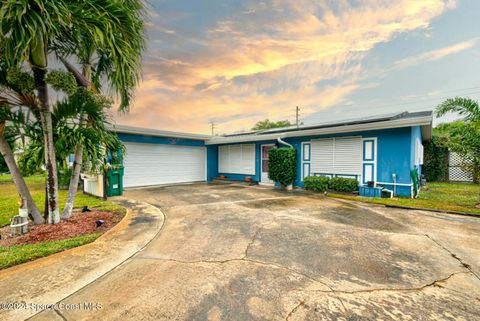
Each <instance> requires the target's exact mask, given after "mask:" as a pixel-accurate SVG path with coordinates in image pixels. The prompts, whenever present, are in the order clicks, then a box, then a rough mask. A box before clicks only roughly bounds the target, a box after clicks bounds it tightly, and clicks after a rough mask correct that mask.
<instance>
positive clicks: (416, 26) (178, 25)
mask: <svg viewBox="0 0 480 321" xmlns="http://www.w3.org/2000/svg"><path fill="white" fill-rule="evenodd" d="M479 12H480V1H478V0H458V1H455V0H318V1H315V0H267V1H241V0H218V1H213V0H202V1H198V0H188V1H182V0H175V1H167V0H150V2H149V5H148V8H147V10H146V18H145V19H146V21H145V22H146V28H147V50H146V52H145V55H144V59H143V70H142V81H141V83H140V84H139V86H138V88H137V90H136V93H135V99H134V101H133V104H132V106H131V110H130V112H129V113H127V114H116V116H115V120H116V123H117V124H122V125H131V126H140V127H148V128H154V129H160V130H172V131H182V132H192V133H205V134H208V133H211V124H210V123H211V122H214V124H215V133H216V134H222V133H232V132H237V131H245V130H249V129H251V127H253V126H254V124H255V123H256V122H257V121H259V120H263V119H265V118H268V119H270V120H274V121H277V120H289V121H291V122H294V121H295V107H296V106H298V107H299V108H300V121H301V122H303V123H304V124H315V123H321V122H325V121H333V120H335V121H337V120H342V119H351V118H357V117H364V116H374V115H382V114H390V113H394V112H403V111H411V112H414V111H420V110H432V109H434V108H435V106H436V105H437V104H438V103H440V102H441V101H442V100H444V99H445V98H448V97H454V96H467V97H471V98H473V99H479V98H480V19H479V15H478V13H479ZM455 118H456V116H455V115H447V117H444V118H442V119H440V120H435V123H439V122H442V121H449V120H453V119H455Z"/></svg>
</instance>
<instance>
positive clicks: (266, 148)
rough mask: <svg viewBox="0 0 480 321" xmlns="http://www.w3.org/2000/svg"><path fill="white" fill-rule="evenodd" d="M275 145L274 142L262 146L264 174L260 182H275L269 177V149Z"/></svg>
mask: <svg viewBox="0 0 480 321" xmlns="http://www.w3.org/2000/svg"><path fill="white" fill-rule="evenodd" d="M274 147H275V145H274V144H268V145H261V146H260V148H261V153H262V174H261V177H260V182H261V183H263V184H273V181H272V180H270V179H269V178H268V151H269V150H270V149H272V148H274Z"/></svg>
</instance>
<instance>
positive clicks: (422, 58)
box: [394, 38, 480, 68]
mask: <svg viewBox="0 0 480 321" xmlns="http://www.w3.org/2000/svg"><path fill="white" fill-rule="evenodd" d="M479 39H480V38H472V39H470V40H467V41H463V42H459V43H457V44H454V45H452V46H448V47H443V48H440V49H436V50H432V51H428V52H424V53H421V54H419V55H416V56H413V57H408V58H404V59H401V60H399V61H397V62H395V64H394V68H406V67H411V66H414V65H418V64H421V63H424V62H428V61H435V60H440V59H442V58H445V57H447V56H450V55H453V54H456V53H459V52H462V51H465V50H468V49H470V48H472V47H474V46H475V45H476V44H477V42H478V40H479Z"/></svg>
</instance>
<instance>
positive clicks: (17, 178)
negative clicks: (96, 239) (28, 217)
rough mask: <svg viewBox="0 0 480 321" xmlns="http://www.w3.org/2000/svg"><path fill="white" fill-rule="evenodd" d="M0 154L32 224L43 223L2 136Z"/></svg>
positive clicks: (0, 138)
mask: <svg viewBox="0 0 480 321" xmlns="http://www.w3.org/2000/svg"><path fill="white" fill-rule="evenodd" d="M0 152H1V153H2V156H3V158H4V159H5V163H7V166H8V169H9V170H10V173H11V174H12V179H13V182H14V183H15V187H16V188H17V192H18V194H19V195H20V197H21V198H22V200H26V201H27V207H28V210H29V213H30V214H32V217H33V222H34V223H35V224H43V223H45V220H44V219H43V217H42V214H41V213H40V211H39V210H38V208H37V206H36V205H35V202H34V201H33V198H32V195H31V194H30V191H29V189H28V186H27V184H26V183H25V180H24V179H23V177H22V174H20V171H19V169H18V166H17V163H16V162H15V158H14V157H13V152H12V149H11V148H10V145H9V144H8V142H7V140H6V139H5V137H4V136H3V135H0Z"/></svg>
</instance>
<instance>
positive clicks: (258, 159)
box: [207, 140, 275, 182]
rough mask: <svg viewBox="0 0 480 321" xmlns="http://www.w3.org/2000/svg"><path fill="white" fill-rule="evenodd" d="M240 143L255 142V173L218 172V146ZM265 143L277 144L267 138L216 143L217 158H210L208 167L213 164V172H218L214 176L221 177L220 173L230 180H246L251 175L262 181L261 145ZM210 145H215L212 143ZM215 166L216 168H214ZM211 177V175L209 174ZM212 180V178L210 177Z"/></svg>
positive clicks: (254, 179) (252, 177)
mask: <svg viewBox="0 0 480 321" xmlns="http://www.w3.org/2000/svg"><path fill="white" fill-rule="evenodd" d="M238 144H255V175H249V174H242V173H222V172H218V146H221V145H238ZM263 144H275V141H274V140H265V141H260V142H248V143H232V144H221V145H215V147H217V152H216V153H217V154H216V158H213V157H212V159H211V158H208V168H210V165H211V166H212V170H211V173H213V174H216V175H214V176H212V178H215V177H219V176H220V175H224V176H226V177H227V179H230V180H235V181H244V180H245V179H246V178H247V177H250V178H251V179H252V180H253V181H256V182H260V177H261V173H262V170H261V166H262V154H261V145H263ZM209 147H213V146H212V145H210V146H209ZM212 155H213V154H212ZM213 167H215V170H216V171H215V170H214V169H213ZM207 176H208V177H209V178H210V175H207ZM210 180H211V179H210Z"/></svg>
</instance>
